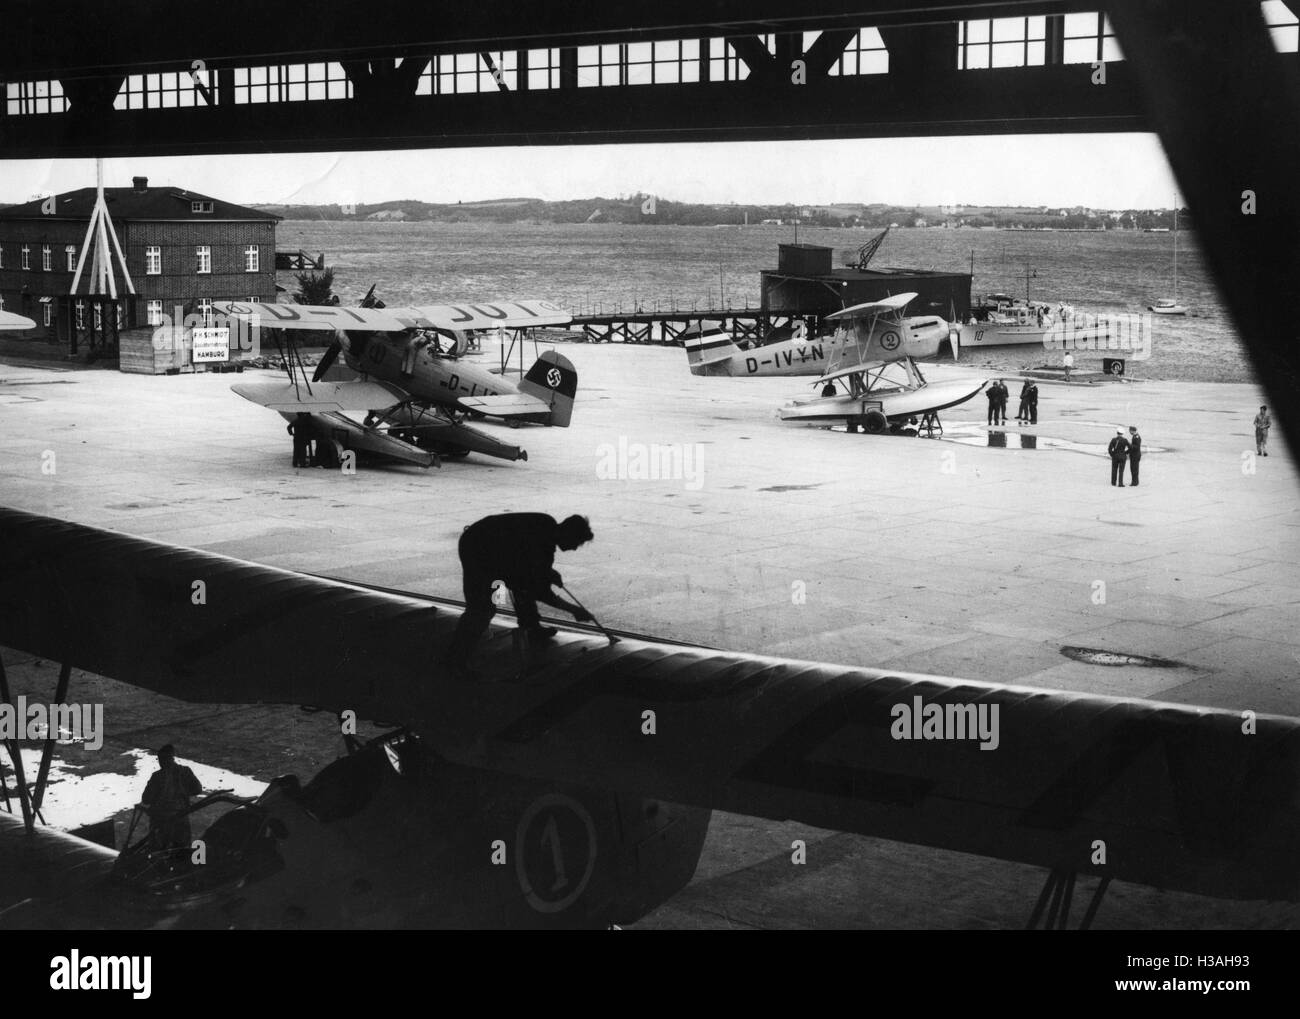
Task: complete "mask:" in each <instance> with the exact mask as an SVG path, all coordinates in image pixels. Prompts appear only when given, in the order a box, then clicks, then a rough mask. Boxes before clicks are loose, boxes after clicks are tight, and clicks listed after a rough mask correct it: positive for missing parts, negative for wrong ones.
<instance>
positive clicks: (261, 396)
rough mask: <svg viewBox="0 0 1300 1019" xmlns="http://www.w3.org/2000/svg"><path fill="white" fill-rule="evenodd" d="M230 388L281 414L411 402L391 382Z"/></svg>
mask: <svg viewBox="0 0 1300 1019" xmlns="http://www.w3.org/2000/svg"><path fill="white" fill-rule="evenodd" d="M230 388H231V390H232V391H233V392H236V393H238V394H239V395H240V396H242V397H243V398H244V399H245V400H251V401H252V402H253V403H256V404H260V405H261V406H263V407H267V408H269V409H270V410H276V411H280V412H282V413H283V412H288V413H293V412H294V411H301V412H302V413H320V414H324V413H328V412H330V411H340V412H346V411H353V412H357V411H372V410H385V409H387V408H388V407H392V406H394V405H395V404H398V403H401V402H402V401H403V400H408V399H410V396H409V394H408V393H406V392H405V391H404V390H403V389H401V388H399V387H398V386H394V385H392V384H391V383H388V382H360V381H358V382H313V383H312V384H311V387H310V390H309V389H308V387H307V385H306V384H303V383H300V384H298V385H294V384H293V383H292V382H245V383H240V384H239V385H234V386H231V387H230Z"/></svg>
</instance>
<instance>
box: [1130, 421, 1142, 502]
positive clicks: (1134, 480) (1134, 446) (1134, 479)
mask: <svg viewBox="0 0 1300 1019" xmlns="http://www.w3.org/2000/svg"><path fill="white" fill-rule="evenodd" d="M1141 460H1142V436H1140V435H1138V430H1137V425H1129V427H1128V473H1129V482H1130V483H1131V484H1132V485H1133V487H1134V488H1137V487H1138V464H1139V463H1140V462H1141Z"/></svg>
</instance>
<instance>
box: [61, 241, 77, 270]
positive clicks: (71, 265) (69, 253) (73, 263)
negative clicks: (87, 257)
mask: <svg viewBox="0 0 1300 1019" xmlns="http://www.w3.org/2000/svg"><path fill="white" fill-rule="evenodd" d="M63 254H64V257H65V258H66V259H67V263H68V272H76V271H77V246H76V245H75V244H65V245H64V247H63Z"/></svg>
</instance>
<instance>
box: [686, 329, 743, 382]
mask: <svg viewBox="0 0 1300 1019" xmlns="http://www.w3.org/2000/svg"><path fill="white" fill-rule="evenodd" d="M682 346H684V347H685V348H686V361H687V363H688V364H689V365H690V368H691V374H692V375H720V374H726V373H725V371H724V370H723V369H724V368H725V366H726V362H728V361H730V360H731V359H732V358H733V357H736V356H737V355H739V354H740V348H739V347H737V346H736V345H735V343H733V342H732V340H731V334H730V333H728V332H727V331H726V330H725V329H708V330H705V331H703V332H699V333H689V334H687V335H686V336H684V337H682Z"/></svg>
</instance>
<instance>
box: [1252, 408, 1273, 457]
mask: <svg viewBox="0 0 1300 1019" xmlns="http://www.w3.org/2000/svg"><path fill="white" fill-rule="evenodd" d="M1272 427H1273V419H1272V418H1271V417H1269V416H1268V408H1267V407H1260V408H1259V413H1258V414H1256V415H1255V452H1256V453H1258V454H1259V455H1260V456H1268V430H1269V429H1270V428H1272Z"/></svg>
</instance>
